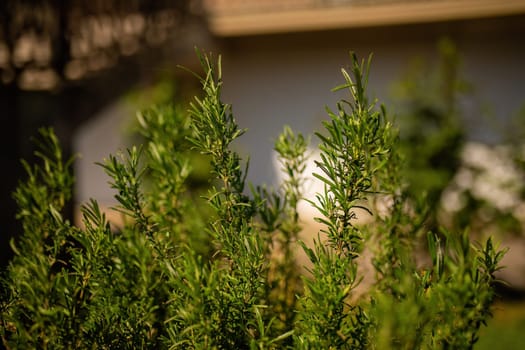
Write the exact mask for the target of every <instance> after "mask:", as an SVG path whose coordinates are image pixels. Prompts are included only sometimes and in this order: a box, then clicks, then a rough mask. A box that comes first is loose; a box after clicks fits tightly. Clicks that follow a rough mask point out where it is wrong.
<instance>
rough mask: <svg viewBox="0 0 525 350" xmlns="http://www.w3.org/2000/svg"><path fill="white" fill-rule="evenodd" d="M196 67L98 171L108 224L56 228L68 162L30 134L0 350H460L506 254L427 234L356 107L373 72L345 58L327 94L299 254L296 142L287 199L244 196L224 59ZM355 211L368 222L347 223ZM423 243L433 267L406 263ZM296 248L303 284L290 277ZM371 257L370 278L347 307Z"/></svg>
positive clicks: (290, 154) (392, 136)
mask: <svg viewBox="0 0 525 350" xmlns="http://www.w3.org/2000/svg"><path fill="white" fill-rule="evenodd" d="M199 57H200V59H201V62H202V65H203V68H204V74H203V76H202V77H199V78H200V80H201V83H202V89H203V96H202V97H200V98H195V100H194V101H193V103H192V104H191V106H190V109H189V116H186V115H185V114H184V113H181V111H179V110H176V109H169V108H154V109H151V110H149V111H146V112H143V113H140V114H139V124H140V128H141V133H142V135H143V136H144V138H145V144H144V145H143V146H141V147H132V148H130V149H129V150H127V151H126V152H125V153H123V154H119V155H116V156H113V155H112V156H109V158H108V159H106V160H105V161H104V162H103V163H102V164H101V165H102V167H103V168H104V169H105V171H106V172H107V174H108V175H109V176H110V177H111V179H112V180H111V186H112V187H113V188H114V189H115V190H116V193H117V194H116V199H117V200H118V202H119V203H120V205H119V206H118V208H116V210H119V211H121V212H122V213H123V214H124V215H125V217H126V221H125V225H124V226H123V227H120V228H119V229H118V230H115V229H113V228H112V227H111V226H110V224H109V223H108V221H107V220H106V218H105V215H104V214H103V213H102V212H101V210H100V208H99V206H98V204H97V202H96V201H90V202H88V203H86V204H85V205H84V206H83V207H82V216H83V223H82V225H81V227H76V226H74V225H72V224H71V223H70V222H68V221H67V220H65V219H64V217H63V215H62V214H61V213H62V211H63V209H64V206H65V205H66V203H67V202H68V200H70V198H71V188H72V184H73V179H72V175H71V164H72V160H65V159H63V157H62V153H61V151H60V147H59V145H58V141H57V139H56V137H55V136H54V134H53V133H52V131H50V130H47V129H43V130H42V131H41V135H40V136H41V138H40V140H41V141H40V143H39V144H38V151H37V156H38V157H39V158H40V160H41V163H40V164H39V165H34V166H31V165H29V164H26V163H24V166H25V168H26V171H27V174H28V177H27V179H25V180H24V181H23V182H21V183H20V184H19V187H18V189H17V191H16V192H15V199H16V201H17V203H18V206H19V211H18V218H19V219H20V220H21V222H22V224H23V230H24V232H23V234H22V235H21V236H20V237H18V239H17V240H16V241H14V242H13V244H12V247H13V250H14V251H15V257H14V258H13V260H12V261H11V263H10V265H9V266H8V268H7V270H6V272H5V277H4V278H3V290H2V300H1V309H0V312H1V316H2V318H1V319H2V321H1V322H2V327H1V336H2V341H3V344H4V346H5V347H6V348H10V349H15V348H16V349H24V348H44V349H47V348H49V349H62V348H66V349H69V348H117V349H121V348H122V349H125V348H133V349H136V348H171V349H177V348H181V349H186V348H190V349H191V348H198V349H244V348H251V349H267V348H268V349H272V348H298V349H329V348H333V349H336V348H342V349H346V348H349V349H350V348H355V349H364V348H369V349H388V348H400V349H427V348H443V349H445V348H447V349H448V348H459V349H463V348H471V347H472V346H473V344H474V343H475V342H476V340H477V337H478V332H479V329H480V327H481V326H482V324H484V322H485V321H486V320H487V318H488V317H490V306H491V303H492V301H493V299H494V291H493V286H494V283H495V278H494V272H495V271H496V270H497V269H498V268H499V267H498V264H499V261H500V259H501V258H502V255H503V252H502V251H499V250H498V249H497V247H495V246H494V244H493V242H492V240H490V239H489V240H488V241H487V242H486V243H485V244H483V245H473V244H472V243H471V242H470V241H469V238H468V235H467V234H466V233H464V232H459V233H458V232H448V231H446V230H439V231H438V232H426V226H425V222H426V218H427V214H428V210H427V209H426V208H428V205H425V198H424V197H422V196H419V197H418V198H416V196H415V195H413V193H411V192H409V191H407V186H406V184H405V182H404V180H403V178H402V175H401V174H402V173H403V172H402V171H401V167H402V164H403V162H402V157H401V155H400V154H399V152H398V146H397V145H398V136H397V131H396V129H395V127H394V126H393V125H392V124H391V123H390V122H389V117H388V115H387V113H386V109H385V108H384V107H379V108H378V107H377V106H376V104H375V102H374V101H370V100H369V99H368V98H367V95H366V85H367V77H368V68H369V62H364V61H358V59H357V58H356V57H355V56H354V55H352V57H351V58H352V61H351V66H350V69H349V70H348V71H347V70H344V69H343V70H342V74H343V77H344V83H343V84H342V85H341V86H340V87H338V88H337V89H345V90H347V91H348V92H349V99H348V100H341V101H340V102H339V103H338V104H337V109H336V110H335V111H331V110H328V116H329V119H328V120H327V121H325V122H324V128H325V129H324V130H323V131H322V132H319V133H318V134H317V136H318V137H319V139H320V141H321V142H320V145H319V148H320V160H319V161H318V162H317V167H318V171H317V172H316V173H315V174H314V176H315V177H317V178H318V179H319V180H321V181H322V182H323V183H324V191H322V193H319V194H317V196H316V198H315V199H310V203H311V205H313V206H314V207H315V208H317V210H318V211H319V217H318V218H316V220H317V221H318V222H320V223H321V224H322V225H323V229H322V230H321V231H320V232H319V234H318V236H317V237H316V239H315V240H314V243H313V246H311V245H308V244H306V243H303V242H301V241H299V240H298V233H299V232H300V230H301V223H300V220H299V215H298V211H297V204H298V202H299V201H300V200H301V199H302V194H301V190H302V187H303V182H304V179H305V174H303V172H304V169H305V164H306V158H307V155H306V150H307V146H308V142H307V140H306V138H305V137H303V136H302V135H296V134H294V133H293V132H292V131H291V130H290V129H289V128H285V129H284V131H283V133H282V134H281V135H280V136H279V137H278V139H277V142H276V145H275V150H276V151H277V152H278V154H279V159H280V162H281V165H282V169H283V171H284V172H285V174H286V177H285V180H284V182H283V184H282V186H281V188H279V189H278V190H277V191H273V190H271V189H267V188H265V187H255V186H251V185H250V186H248V185H247V184H246V181H245V178H246V173H247V169H248V166H247V163H245V162H243V161H242V159H241V158H240V156H239V155H238V154H237V153H236V152H235V151H233V149H232V148H231V144H232V142H233V141H235V140H236V139H237V138H238V137H240V136H242V135H243V134H244V132H245V130H243V129H240V128H239V127H238V125H237V124H236V122H235V119H234V117H233V114H232V110H231V107H230V106H229V105H227V104H224V103H223V102H222V101H221V98H220V96H221V88H222V79H221V69H220V59H219V60H218V61H217V63H215V61H213V59H212V58H211V56H206V55H200V56H199ZM188 143H189V144H191V145H192V147H193V150H194V151H195V150H197V151H199V152H201V153H202V154H205V155H206V156H207V157H208V158H209V161H210V164H211V168H210V169H211V174H210V175H211V179H212V180H211V181H210V186H209V190H208V193H207V195H206V200H207V203H208V205H207V208H206V209H204V208H203V207H202V203H201V202H200V201H199V199H198V198H197V197H198V196H195V195H194V192H193V191H192V189H191V188H190V187H189V185H188V181H187V179H188V176H189V175H190V173H191V167H190V164H191V162H190V161H189V157H190V156H189V155H190V154H191V153H190V152H189V151H188ZM379 205H381V207H382V210H378V207H379ZM357 209H360V210H361V211H363V210H364V212H368V213H370V214H372V215H373V216H374V218H375V220H373V221H372V222H370V223H367V224H358V222H357V214H356V210H357ZM420 239H425V240H426V241H427V242H428V249H427V250H428V253H429V257H430V259H429V260H430V263H429V264H428V265H421V264H420V262H419V260H418V259H417V256H416V254H415V253H414V251H415V246H416V244H417V242H418V241H419V240H420ZM297 245H300V246H302V249H304V251H305V253H306V255H307V256H308V258H309V260H310V262H311V264H310V266H309V268H308V269H309V272H308V273H304V274H303V273H302V272H301V269H299V268H298V267H297V266H296V263H295V261H296V259H295V256H294V251H295V248H296V246H297ZM365 247H366V248H367V249H369V250H371V251H373V252H374V254H373V266H374V270H375V276H374V277H375V278H374V281H375V282H374V284H373V285H372V286H371V287H370V288H369V290H368V291H367V293H365V294H364V295H361V296H357V295H356V294H355V290H356V287H357V286H358V285H359V283H360V280H361V278H362V276H360V274H359V273H358V261H360V260H358V258H359V257H360V255H361V254H362V252H363V249H364V248H365Z"/></svg>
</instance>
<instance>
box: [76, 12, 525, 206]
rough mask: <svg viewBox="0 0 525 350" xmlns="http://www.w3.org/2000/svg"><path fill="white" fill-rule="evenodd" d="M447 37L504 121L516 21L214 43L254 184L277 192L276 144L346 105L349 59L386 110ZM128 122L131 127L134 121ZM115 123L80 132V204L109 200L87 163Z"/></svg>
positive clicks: (522, 58) (518, 50)
mask: <svg viewBox="0 0 525 350" xmlns="http://www.w3.org/2000/svg"><path fill="white" fill-rule="evenodd" d="M267 26H271V25H270V24H267ZM212 34H213V33H212ZM443 37H448V38H449V39H451V40H452V41H453V42H454V43H455V44H456V45H457V47H458V50H459V52H460V54H461V57H462V59H463V66H462V71H463V72H464V76H465V78H466V80H468V81H469V82H470V83H472V84H473V86H474V87H475V89H476V91H475V95H476V98H477V99H478V101H482V102H483V103H484V104H485V105H488V106H490V109H491V110H492V113H493V114H494V115H495V116H497V117H499V118H507V117H508V116H510V115H511V114H512V113H514V112H515V111H517V110H518V109H519V108H520V107H522V106H523V105H524V104H525V90H524V89H523V87H522V82H523V81H525V69H524V68H523V66H522V63H523V62H525V45H524V44H525V39H523V38H524V37H525V16H523V15H519V14H518V15H516V14H514V15H510V16H495V17H490V16H489V17H486V18H478V19H463V20H454V21H444V20H440V21H431V22H426V23H404V24H403V23H401V24H396V25H377V26H358V27H352V28H346V29H344V28H342V29H332V30H312V31H301V30H299V31H296V32H277V33H276V32H271V33H256V34H250V33H246V35H242V34H239V33H236V34H232V35H230V34H226V35H225V34H221V33H215V40H214V43H213V46H214V48H212V49H213V50H214V51H218V53H220V54H222V56H223V60H222V61H223V77H224V90H223V99H224V101H225V102H227V103H230V104H232V105H233V112H234V115H235V116H236V118H237V121H238V123H239V125H240V127H242V128H247V129H248V132H247V133H246V134H245V135H244V136H243V137H242V138H241V139H240V140H239V142H238V144H237V147H238V149H239V151H240V153H241V154H243V155H244V156H245V158H247V157H248V156H249V157H250V171H249V176H248V179H249V180H250V181H252V182H254V183H256V184H260V183H267V184H274V185H275V184H276V178H277V177H276V175H277V174H276V171H277V170H276V167H275V166H274V162H273V160H272V159H273V152H272V147H273V140H274V139H275V138H276V137H277V136H278V134H279V132H280V131H281V130H282V128H283V126H284V125H286V124H287V125H290V126H291V127H292V128H293V129H294V130H297V131H301V132H303V133H305V134H311V133H312V132H313V131H314V130H316V129H317V130H318V129H319V128H320V125H321V121H322V120H323V119H324V118H325V116H326V113H325V106H328V107H331V108H335V102H336V101H337V100H338V99H339V98H341V97H343V96H345V94H344V93H342V92H340V93H332V92H331V91H330V90H331V88H333V87H335V86H337V85H339V84H341V83H342V82H343V79H342V76H341V74H340V68H341V67H346V66H348V64H349V62H350V61H349V51H356V52H357V53H358V55H359V56H360V57H363V58H366V57H368V55H369V54H371V53H372V54H373V60H372V69H371V75H370V83H369V94H370V95H371V96H372V97H378V98H379V99H380V101H381V102H384V103H386V104H387V105H388V99H389V95H390V93H389V90H390V88H391V86H392V83H393V82H394V81H397V80H399V79H400V78H401V77H402V75H403V72H405V71H406V70H407V69H408V67H409V66H410V63H411V62H412V60H413V59H414V58H415V57H417V56H420V57H423V58H425V57H426V58H428V59H429V60H432V59H433V57H434V58H435V56H436V53H437V50H436V44H437V42H438V41H439V40H440V39H441V38H443ZM215 46H216V48H215ZM203 49H205V50H208V49H209V48H208V47H204V48H203ZM177 63H179V62H174V64H177ZM111 108H112V109H113V110H114V111H115V110H119V111H120V112H114V113H117V114H122V113H123V112H122V111H123V110H125V107H122V106H121V107H111ZM468 108H470V110H469V114H470V116H469V118H470V119H472V120H477V119H476V118H477V115H478V114H479V120H480V122H479V123H477V122H474V123H472V124H471V125H470V126H469V129H470V130H469V133H470V135H471V137H472V138H477V139H484V140H490V139H491V138H493V136H494V135H493V133H492V132H491V130H490V128H488V127H483V123H482V122H481V120H482V115H481V114H482V111H480V110H477V109H476V108H474V107H473V106H470V107H469V106H467V109H468ZM390 112H391V113H394V114H395V111H392V110H390ZM104 113H107V112H104ZM124 113H127V114H128V115H129V118H132V117H133V113H130V112H129V111H127V112H124ZM117 119H118V118H116V119H114V120H115V121H114V123H115V124H111V122H110V118H106V117H101V118H95V119H94V121H92V122H90V123H89V124H86V125H85V126H84V127H81V128H80V129H79V130H78V133H77V136H76V137H77V139H78V141H77V143H76V145H77V149H76V151H77V152H79V153H80V154H86V155H88V154H89V155H90V156H86V157H85V158H84V159H83V160H81V161H82V162H84V163H83V164H80V165H79V166H78V170H79V171H80V172H81V173H82V174H81V175H79V180H80V182H79V184H78V187H77V194H78V201H79V202H80V203H81V202H83V201H85V200H87V199H88V198H89V197H93V194H95V195H96V196H95V198H96V197H99V198H100V199H103V200H104V201H107V200H109V198H110V196H108V193H110V192H104V191H108V190H107V189H108V188H109V187H108V186H107V184H106V181H102V182H101V179H102V178H104V176H105V175H103V174H102V170H101V169H100V168H99V167H96V166H92V164H91V163H92V161H93V160H97V161H100V160H101V159H94V158H96V157H99V156H100V155H102V153H104V152H103V151H102V150H107V152H106V153H105V155H104V156H107V154H109V153H110V152H114V151H115V145H117V144H120V143H121V142H120V143H119V142H118V141H116V140H115V138H118V137H119V136H118V130H121V127H120V126H119V125H118V124H119V123H122V121H117ZM470 119H469V120H470ZM96 120H99V123H100V125H99V126H97V124H96V123H97V122H96ZM119 120H120V119H119ZM108 123H109V124H108ZM102 125H104V126H103V127H102ZM108 130H112V131H114V132H115V133H114V134H113V135H114V136H113V137H108V136H107V135H106V134H107V131H108ZM89 139H91V140H92V142H93V141H94V142H96V147H95V148H93V147H91V146H89V142H88V140H89ZM95 149H98V150H99V151H97V152H94V150H95ZM91 155H96V156H91ZM85 162H88V163H85ZM95 186H102V188H103V189H102V190H100V189H99V188H97V189H96V188H95Z"/></svg>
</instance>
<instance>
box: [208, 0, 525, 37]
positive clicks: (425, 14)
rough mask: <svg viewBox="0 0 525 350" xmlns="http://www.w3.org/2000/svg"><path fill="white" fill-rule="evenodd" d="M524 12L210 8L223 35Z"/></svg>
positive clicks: (510, 7) (455, 7) (480, 3)
mask: <svg viewBox="0 0 525 350" xmlns="http://www.w3.org/2000/svg"><path fill="white" fill-rule="evenodd" d="M523 13H525V0H433V1H405V2H403V1H398V2H390V3H383V4H381V3H379V4H378V3H376V4H361V5H357V4H354V5H352V4H351V3H346V4H341V5H337V6H335V5H334V6H331V7H314V6H311V7H309V8H299V9H283V10H281V11H278V10H273V11H272V10H266V11H228V9H227V7H226V6H224V8H222V9H219V10H218V9H216V8H215V9H212V10H211V11H209V14H208V21H209V27H210V30H211V32H212V33H213V34H214V35H216V36H219V37H234V36H248V35H262V34H275V33H284V32H302V31H318V30H333V29H345V28H356V27H372V26H385V25H398V24H412V23H429V22H442V21H450V20H464V19H475V18H484V17H485V18H486V17H501V16H509V15H517V14H523Z"/></svg>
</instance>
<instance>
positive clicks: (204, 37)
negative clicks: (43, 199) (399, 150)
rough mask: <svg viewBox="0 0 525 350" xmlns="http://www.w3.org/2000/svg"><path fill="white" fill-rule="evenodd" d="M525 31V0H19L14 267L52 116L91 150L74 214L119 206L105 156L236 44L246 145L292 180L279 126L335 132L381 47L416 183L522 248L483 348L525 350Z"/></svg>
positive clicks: (6, 158)
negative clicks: (23, 189)
mask: <svg viewBox="0 0 525 350" xmlns="http://www.w3.org/2000/svg"><path fill="white" fill-rule="evenodd" d="M524 38H525V0H505V1H503V0H404V1H403V0H286V1H285V0H280V1H279V0H201V1H196V0H155V1H152V0H150V1H148V0H128V1H121V0H91V1H87V0H68V1H66V0H3V1H1V2H0V115H1V118H2V126H3V127H4V133H3V135H2V137H0V140H1V141H0V142H1V153H2V163H1V164H2V165H3V172H2V181H1V182H0V186H1V193H0V198H1V201H2V202H1V209H2V210H1V211H0V215H2V217H1V221H0V222H2V228H1V231H0V238H1V242H0V247H1V263H2V266H3V265H5V264H6V263H7V261H8V259H9V257H10V254H11V252H10V249H9V244H8V242H9V239H10V238H11V237H14V236H16V234H17V233H18V232H19V231H20V228H19V227H18V226H17V223H16V221H15V220H14V217H15V212H16V208H15V206H14V203H13V200H12V198H11V195H10V194H11V193H12V191H13V190H14V188H15V186H16V184H17V182H18V181H23V178H24V177H23V171H22V167H21V165H20V159H21V158H25V159H29V160H30V159H31V157H32V149H33V146H32V144H31V142H30V138H31V137H32V136H34V135H35V134H36V131H37V129H38V128H39V127H42V126H52V127H54V129H55V131H56V132H57V134H58V136H59V137H60V139H61V141H62V144H63V146H64V148H65V151H66V154H68V155H73V154H78V155H79V158H78V159H77V161H76V163H75V177H76V179H77V182H76V188H75V203H73V204H72V205H71V208H70V213H69V215H70V217H71V219H72V220H74V218H75V213H76V211H77V208H78V206H79V205H80V204H81V203H83V202H85V201H86V200H88V199H89V198H95V199H97V200H99V201H100V203H101V205H103V206H105V207H110V206H112V205H114V203H115V202H114V199H113V197H112V195H113V193H112V192H111V191H110V189H109V186H108V185H107V181H108V178H107V177H106V175H105V174H104V172H103V170H102V169H101V168H100V167H98V166H96V165H95V164H94V163H95V162H100V161H101V160H102V159H103V158H104V157H107V156H108V155H109V154H110V153H115V152H116V151H117V150H119V149H123V148H125V147H126V145H128V144H129V143H130V142H132V140H134V136H133V135H134V133H133V125H134V117H135V112H136V111H137V110H138V109H141V108H144V107H147V106H148V105H151V104H153V103H166V102H174V103H184V102H185V101H187V100H188V99H189V98H191V96H192V95H193V94H194V93H198V90H197V88H198V84H197V83H198V82H196V81H195V78H194V77H193V76H191V75H190V74H189V73H187V72H186V71H184V70H181V69H179V68H177V65H183V66H186V67H188V68H190V69H193V70H198V69H199V66H198V62H197V59H196V56H195V54H194V47H199V48H201V49H203V50H205V51H213V52H215V53H219V54H221V55H222V58H223V59H222V62H223V76H224V90H223V99H224V101H225V102H227V103H230V104H232V105H233V112H234V114H235V116H236V119H237V122H238V123H239V125H240V126H241V127H242V128H247V129H248V133H247V134H246V135H245V136H243V137H242V138H241V140H239V144H238V145H237V146H238V149H239V151H240V152H241V154H243V155H245V156H246V157H247V156H248V155H249V156H250V173H249V180H250V181H252V182H254V183H256V184H261V183H266V184H270V185H278V183H279V174H278V166H277V165H276V163H275V156H274V154H273V140H274V139H275V138H276V137H277V136H278V134H279V133H280V131H281V130H282V128H283V126H284V125H290V126H291V127H292V128H293V129H294V130H296V131H300V132H303V133H304V134H307V135H308V134H312V133H313V131H314V130H316V129H319V127H320V126H321V121H322V120H324V119H325V117H326V112H325V106H328V107H331V108H335V102H336V101H337V100H338V99H339V98H341V97H344V94H343V93H332V92H331V91H330V90H331V88H333V87H334V86H337V85H339V84H341V83H342V77H341V74H340V68H341V67H346V66H347V65H348V64H349V62H350V59H349V52H350V51H355V52H357V54H358V55H359V56H360V57H363V58H367V57H368V56H369V55H370V54H373V59H372V69H371V72H370V79H369V94H370V96H372V97H377V98H378V99H379V100H380V101H381V102H382V103H384V104H385V105H386V106H387V109H388V111H389V114H390V115H392V116H395V119H396V121H397V123H398V124H399V126H400V128H401V139H402V147H403V149H404V151H405V154H406V157H407V165H408V166H407V178H408V179H409V183H410V190H411V191H413V192H414V193H421V192H423V191H424V192H426V193H428V195H429V198H430V199H431V202H432V203H433V206H434V207H433V208H432V213H433V217H432V220H433V221H434V223H435V224H436V225H438V224H439V225H445V226H449V227H454V228H463V227H467V226H469V227H471V228H472V231H473V232H475V233H476V235H478V236H479V237H481V236H483V235H486V234H496V235H497V236H498V240H500V241H501V242H502V245H503V246H509V247H511V250H510V251H509V253H508V254H507V257H506V259H505V261H504V264H505V265H507V268H506V269H505V270H504V271H503V272H502V275H501V278H503V279H504V280H506V281H507V282H508V287H507V288H504V289H502V291H501V294H502V296H503V297H504V302H502V303H501V304H498V305H497V307H496V313H495V318H494V320H493V322H492V324H491V327H489V328H488V329H487V330H486V332H487V333H490V334H496V335H499V339H498V343H497V346H496V345H494V344H492V343H490V341H491V339H493V337H490V336H488V335H487V336H486V337H482V339H481V343H480V344H479V348H487V349H488V348H501V347H503V346H506V347H507V348H521V346H520V345H522V343H520V340H519V339H520V337H521V335H520V334H522V332H523V331H525V306H523V305H525V303H523V302H522V300H523V296H525V239H524V234H525V176H524V174H525V148H524V143H523V142H524V140H525V88H524V87H523V82H524V81H525V68H524V66H523V62H525V39H524ZM313 143H315V140H313ZM311 190H312V192H313V191H315V188H312V189H311ZM511 310H512V312H511ZM491 332H492V333H491ZM504 332H506V333H504ZM490 334H489V335H490ZM503 334H505V337H503V338H505V339H502V335H503ZM505 341H508V344H504V342H505Z"/></svg>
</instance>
